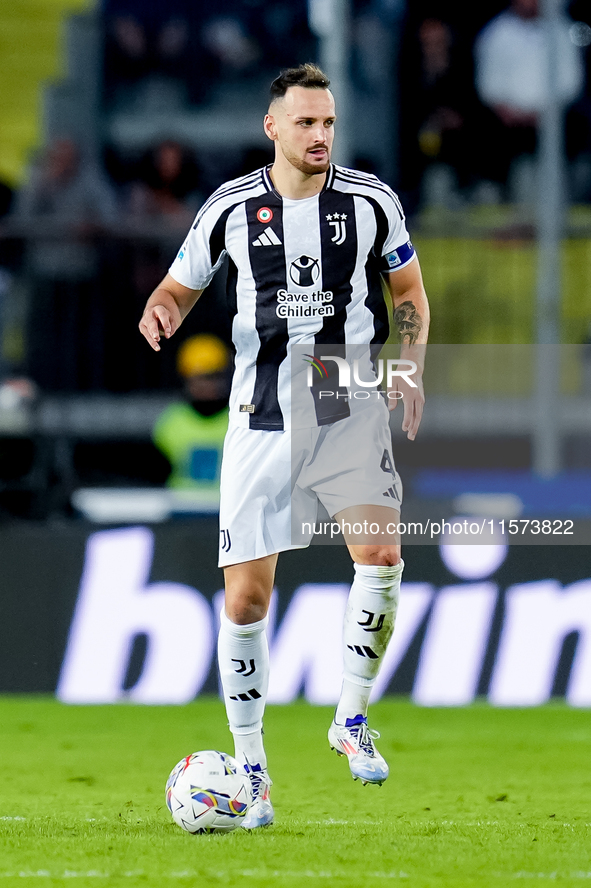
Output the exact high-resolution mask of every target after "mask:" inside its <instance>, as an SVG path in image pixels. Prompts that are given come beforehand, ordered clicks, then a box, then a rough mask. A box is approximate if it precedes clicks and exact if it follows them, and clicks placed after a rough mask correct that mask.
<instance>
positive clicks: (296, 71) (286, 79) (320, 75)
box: [270, 62, 330, 102]
mask: <svg viewBox="0 0 591 888" xmlns="http://www.w3.org/2000/svg"><path fill="white" fill-rule="evenodd" d="M290 86H303V87H305V88H306V89H328V87H329V86H330V80H329V79H328V77H327V76H326V74H325V73H324V71H323V70H322V69H321V68H319V67H318V65H314V64H313V63H312V62H306V63H305V64H304V65H298V67H297V68H287V69H286V70H285V71H282V72H281V74H280V75H279V77H276V78H275V80H274V81H273V83H272V84H271V89H270V93H271V101H272V102H274V101H275V100H276V99H282V98H283V96H284V95H285V93H286V92H287V90H288V89H289V88H290Z"/></svg>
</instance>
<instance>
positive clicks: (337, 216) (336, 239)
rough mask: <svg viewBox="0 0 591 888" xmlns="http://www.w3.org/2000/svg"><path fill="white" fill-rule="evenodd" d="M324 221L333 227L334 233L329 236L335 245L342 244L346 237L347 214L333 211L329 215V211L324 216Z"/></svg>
mask: <svg viewBox="0 0 591 888" xmlns="http://www.w3.org/2000/svg"><path fill="white" fill-rule="evenodd" d="M326 221H327V222H328V224H329V225H331V226H332V227H333V228H334V234H333V236H332V237H331V241H332V243H333V244H336V245H337V247H338V246H339V244H344V243H345V240H346V238H347V225H346V221H347V214H346V213H333V214H332V215H331V214H330V213H329V214H328V216H327V217H326Z"/></svg>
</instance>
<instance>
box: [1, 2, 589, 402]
mask: <svg viewBox="0 0 591 888" xmlns="http://www.w3.org/2000/svg"><path fill="white" fill-rule="evenodd" d="M101 15H102V22H103V26H104V58H103V78H102V82H103V109H104V114H105V115H108V114H110V113H120V112H121V109H128V110H133V111H134V113H136V112H137V111H138V109H139V110H141V108H142V107H149V106H150V103H149V97H150V95H153V94H154V92H159V93H160V95H161V96H164V98H165V99H166V100H167V101H168V102H169V105H170V107H172V108H178V109H180V111H183V109H184V110H186V109H194V108H196V107H207V106H208V103H210V104H211V103H212V102H214V101H215V99H216V95H217V92H216V91H219V89H220V88H224V89H226V90H230V91H231V90H232V89H233V88H238V87H240V88H243V87H244V84H245V83H248V82H249V81H251V82H252V84H253V85H254V87H255V88H256V90H260V89H261V88H262V87H261V83H262V82H267V83H268V82H269V81H270V80H271V79H272V77H273V76H275V75H276V72H277V70H278V69H279V68H281V67H286V66H289V65H292V64H297V63H299V62H301V61H305V60H307V59H310V58H317V57H318V40H317V38H316V37H315V36H314V34H313V33H312V31H311V29H310V26H309V23H308V3H307V2H306V0H224V2H223V3H221V4H217V5H214V6H212V5H211V4H207V3H205V2H202V0H167V2H166V3H164V2H161V0H160V2H156V0H103V4H102V9H101ZM558 37H559V55H558V59H557V68H556V72H555V77H556V82H555V86H556V90H557V93H558V95H559V97H560V99H561V101H562V103H563V105H564V109H565V120H566V129H565V133H566V152H567V157H568V160H569V181H568V187H569V189H570V198H571V199H572V200H575V201H591V77H590V76H589V64H590V59H591V51H590V50H589V46H590V44H591V7H590V6H589V4H588V2H585V0H574V2H572V3H571V4H570V6H568V9H565V12H564V16H563V19H562V21H561V24H560V28H559V35H558ZM380 47H381V50H380V51H378V49H379V48H380ZM352 49H353V52H352V61H351V75H352V83H353V89H354V90H355V92H356V94H357V95H358V96H361V97H363V95H364V94H365V95H370V94H371V92H372V89H373V84H375V83H377V82H378V80H381V81H382V82H383V83H384V82H385V83H386V84H391V85H392V89H391V91H386V92H385V93H383V94H380V96H381V97H380V102H382V103H383V102H384V101H386V103H387V104H388V106H387V107H386V108H384V109H383V111H382V113H383V114H384V115H385V116H386V117H390V118H393V119H394V120H397V126H396V127H395V130H396V132H397V138H396V139H395V144H393V145H392V151H393V153H394V155H395V157H396V159H397V162H396V164H395V174H394V176H393V177H391V184H392V185H393V186H394V187H395V188H396V189H397V190H398V191H399V192H400V194H401V196H402V198H403V202H404V204H405V207H406V209H407V212H409V213H410V214H411V215H412V214H413V213H415V212H417V211H419V210H420V209H421V208H422V207H423V206H425V205H429V203H433V202H435V203H436V202H438V201H440V202H444V203H445V202H447V203H450V204H452V205H453V204H454V202H455V204H456V205H458V204H461V203H462V202H464V203H473V204H474V203H475V204H479V203H501V202H505V201H512V200H519V199H522V198H523V199H525V198H526V196H527V194H528V188H529V192H530V193H531V183H532V177H534V176H535V169H534V167H535V164H534V162H533V158H534V156H535V152H536V145H537V140H538V132H539V120H540V111H541V108H542V105H543V102H544V93H545V81H546V76H547V71H546V68H545V62H544V37H543V31H542V23H541V20H540V10H539V0H510V2H509V3H507V2H503V0H482V2H481V3H480V4H477V5H472V6H469V7H468V6H466V5H465V4H464V3H463V2H462V3H460V2H458V0H449V2H445V3H444V2H435V0H431V2H429V0H412V2H407V4H406V5H405V4H404V2H403V0H355V2H354V4H353V31H352ZM146 103H147V104H146ZM376 132H377V133H378V136H379V130H376ZM219 153H220V152H218V154H219ZM222 154H223V152H222ZM271 156H272V155H271V151H270V147H269V150H265V149H264V148H262V147H260V146H258V145H253V146H246V147H244V148H243V149H241V150H240V151H238V152H234V153H231V152H230V153H229V154H228V156H227V157H226V158H225V159H224V158H222V160H221V161H220V159H219V157H217V158H216V159H217V161H218V162H217V163H213V164H212V163H210V162H208V159H207V152H204V151H203V150H201V147H200V146H199V145H193V144H182V143H181V142H180V141H178V140H176V139H164V140H160V141H159V142H158V143H157V144H154V145H151V146H149V147H147V148H146V149H142V150H134V151H127V152H124V151H122V150H121V149H120V148H117V147H115V146H114V145H110V144H105V145H104V146H103V148H102V152H99V153H98V154H95V156H93V157H91V156H86V155H85V154H84V152H83V150H82V148H81V146H80V145H78V144H76V142H75V141H74V140H73V139H72V138H71V137H69V136H64V137H61V138H58V139H56V140H54V141H53V142H52V143H51V144H49V145H46V146H45V147H44V148H43V149H42V150H41V151H40V152H39V156H38V157H37V158H36V160H35V162H34V163H33V164H32V165H31V168H30V171H29V174H28V178H27V180H26V181H25V182H24V183H23V185H22V187H21V188H20V189H18V190H17V192H16V193H12V191H11V189H10V188H8V187H7V186H6V185H0V217H2V218H3V219H4V220H5V223H4V224H5V225H6V224H7V223H6V220H8V223H9V226H8V229H6V230H5V233H4V234H5V236H4V237H3V238H0V344H2V349H1V350H0V351H1V354H0V376H2V375H4V376H6V375H10V372H11V371H12V372H13V373H14V372H20V373H22V374H23V375H25V376H26V378H28V379H30V380H32V381H33V383H34V384H35V385H36V386H38V387H39V388H40V389H42V390H44V391H50V392H51V391H80V390H97V389H98V390H111V391H129V390H135V389H150V388H158V387H160V388H167V387H168V388H172V387H174V386H175V385H178V377H177V375H176V371H175V359H174V355H173V354H171V356H170V358H169V359H167V358H166V357H165V356H163V358H162V359H159V360H158V361H155V360H154V359H153V356H151V355H149V354H148V351H149V350H147V349H142V348H141V343H140V342H139V337H137V340H138V341H137V343H136V344H135V345H134V344H132V342H131V341H130V329H133V328H134V327H135V323H136V321H137V318H138V317H139V315H140V311H141V306H142V304H143V302H144V301H145V299H146V297H147V295H148V294H149V292H150V291H151V289H152V288H153V287H154V286H155V285H156V284H157V283H158V281H159V280H160V279H161V277H162V276H163V274H164V273H165V272H166V269H167V266H168V264H169V263H170V261H171V259H172V257H173V256H174V253H175V251H176V249H177V248H178V244H179V242H180V239H181V238H182V237H183V234H184V232H185V231H186V229H187V228H188V226H189V225H190V223H191V220H192V219H193V217H194V215H195V213H196V211H197V209H198V208H199V206H200V204H201V203H202V201H203V200H204V199H205V198H206V197H207V195H208V194H209V193H211V191H212V190H213V189H214V188H215V187H217V186H218V185H219V184H220V183H221V181H223V180H224V179H227V178H231V177H233V176H238V175H241V174H244V173H246V172H249V171H250V170H252V169H255V168H257V167H259V166H261V165H263V164H265V163H267V162H269V161H270V159H271ZM355 163H358V164H359V165H360V166H361V167H362V168H366V169H371V170H372V171H374V172H376V173H377V174H378V175H382V176H384V175H385V174H384V171H383V170H382V169H380V164H379V160H376V159H375V158H373V159H372V157H367V156H359V157H357V158H356V160H355ZM11 225H12V228H10V226H11ZM19 226H20V227H19ZM7 231H8V234H9V235H10V237H8V236H7V234H6V232H7ZM19 238H20V239H19ZM23 280H24V281H25V286H23ZM19 287H20V292H21V302H22V303H23V304H24V306H25V307H24V309H22V311H23V313H24V319H23V320H22V328H23V330H24V336H23V342H22V343H21V346H20V351H19V346H18V345H15V343H14V338H13V340H11V341H10V342H9V344H8V345H6V342H7V334H6V329H7V326H10V319H11V317H12V316H11V308H10V305H9V303H10V299H9V298H8V294H10V292H14V291H15V290H16V289H18V288H19ZM215 287H216V288H217V289H214V292H213V294H212V295H211V296H210V298H209V299H207V300H203V303H204V304H203V307H201V304H200V305H199V306H198V309H197V310H196V312H195V314H194V316H192V317H191V320H190V322H189V323H188V324H187V327H186V334H185V331H184V329H183V336H185V338H186V337H188V336H191V335H193V334H194V333H195V332H197V331H198V330H199V329H201V330H206V331H208V332H211V333H214V334H216V335H218V336H219V337H220V338H221V339H222V340H226V341H227V340H228V333H229V330H228V321H227V319H226V317H225V314H224V312H223V299H224V297H223V281H217V282H216V284H215ZM23 292H24V294H25V295H24V296H22V293H23ZM7 306H8V307H7ZM182 339H183V337H179V346H180V345H181V344H182ZM7 355H8V358H7ZM2 361H4V366H2Z"/></svg>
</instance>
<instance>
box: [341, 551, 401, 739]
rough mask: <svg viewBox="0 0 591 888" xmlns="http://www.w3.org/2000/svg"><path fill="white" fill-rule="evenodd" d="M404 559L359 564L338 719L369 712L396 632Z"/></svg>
mask: <svg viewBox="0 0 591 888" xmlns="http://www.w3.org/2000/svg"><path fill="white" fill-rule="evenodd" d="M403 569H404V562H403V561H400V563H399V564H396V565H395V566H394V567H381V566H377V565H373V564H371V565H369V564H356V565H355V579H354V580H353V585H352V586H351V591H350V593H349V600H348V601H347V610H346V612H345V621H344V626H343V667H344V668H343V689H342V691H341V698H340V700H339V704H338V706H337V711H336V715H335V721H336V722H337V724H341V725H344V724H346V721H347V719H348V718H349V719H352V718H355V716H356V715H363V716H366V715H367V707H368V704H369V695H370V693H371V689H372V687H373V685H374V682H375V680H376V678H377V677H378V672H379V671H380V666H381V665H382V660H383V659H384V654H385V653H386V649H387V647H388V643H389V641H390V639H391V638H392V633H393V631H394V622H395V619H396V610H397V608H398V598H399V595H400V579H401V577H402V571H403Z"/></svg>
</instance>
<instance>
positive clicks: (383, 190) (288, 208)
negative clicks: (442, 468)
mask: <svg viewBox="0 0 591 888" xmlns="http://www.w3.org/2000/svg"><path fill="white" fill-rule="evenodd" d="M226 255H227V256H228V258H229V272H228V294H229V297H230V299H229V302H230V305H231V306H232V310H233V312H234V318H233V323H232V338H233V340H234V345H235V347H236V365H235V372H234V379H233V383H232V393H231V397H230V421H231V422H235V423H238V424H240V425H243V426H246V427H250V428H252V429H268V430H273V429H287V428H289V427H290V414H291V411H290V404H291V367H290V364H291V361H290V356H291V349H292V347H293V346H296V345H298V346H299V345H309V346H310V351H311V352H312V353H314V354H321V352H322V346H323V345H325V344H332V345H339V344H343V346H344V344H345V343H351V344H355V345H361V344H367V345H369V344H381V343H384V342H385V341H386V339H387V337H388V332H389V330H388V314H387V309H386V304H385V302H384V297H383V292H382V288H381V281H380V275H381V273H382V272H388V271H393V270H395V269H398V268H403V267H404V266H405V265H407V264H408V263H409V262H411V261H412V260H413V258H414V255H415V253H414V249H413V246H412V244H411V243H410V241H409V236H408V232H407V230H406V225H405V219H404V213H403V211H402V207H401V205H400V201H399V200H398V198H397V196H396V195H395V194H394V192H393V191H392V190H391V189H390V188H389V187H388V186H387V185H385V184H384V183H383V182H380V180H379V179H377V178H376V177H375V176H372V175H369V174H367V173H360V172H357V171H355V170H349V169H346V168H344V167H339V166H334V165H333V166H331V167H330V170H329V172H328V174H327V177H326V183H325V185H324V188H323V190H322V191H321V192H320V193H319V194H317V195H315V196H314V197H309V198H304V199H302V200H291V199H288V198H285V197H282V196H281V195H280V194H279V193H278V192H277V191H276V190H275V188H274V186H273V183H272V181H271V179H270V176H269V172H268V169H266V168H264V169H261V170H257V171H256V172H254V173H251V174H250V175H248V176H243V177H242V178H240V179H235V180H234V181H231V182H227V183H226V184H225V185H222V186H221V187H220V188H219V189H218V190H217V191H216V192H215V193H214V194H213V195H212V196H211V197H210V198H209V200H208V201H206V203H205V204H204V205H203V207H202V208H201V210H200V211H199V213H198V215H197V218H196V220H195V223H194V225H193V227H192V229H191V231H190V232H189V234H188V236H187V239H186V241H185V243H184V245H183V247H182V248H181V250H180V251H179V253H178V255H177V257H176V259H175V260H174V262H173V264H172V265H171V267H170V274H171V275H172V276H173V277H174V279H175V280H176V281H178V282H179V283H180V284H183V285H184V286H186V287H190V288H191V289H195V290H203V289H204V288H205V287H206V286H207V285H208V283H209V282H210V281H211V279H212V277H213V275H214V274H215V272H216V271H217V269H218V268H219V267H220V266H221V264H222V262H223V261H224V258H225V257H226ZM319 349H320V350H319ZM315 403H316V409H313V410H312V411H311V412H310V417H309V421H307V422H306V423H305V424H307V425H309V426H313V425H322V424H324V423H327V422H333V421H335V419H339V418H341V417H342V416H344V415H348V411H349V408H348V406H347V404H346V399H345V400H341V401H340V404H338V405H337V407H338V409H339V411H340V413H339V414H338V415H334V414H331V413H330V412H329V413H327V412H326V408H324V410H323V411H321V410H320V409H319V405H318V403H317V401H316V402H315ZM299 424H300V425H301V424H302V422H301V421H300V422H299Z"/></svg>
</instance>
